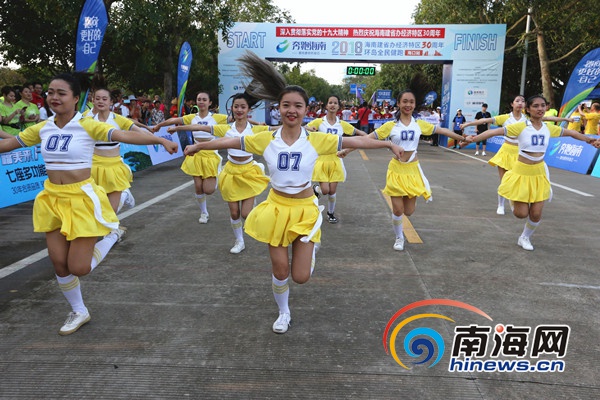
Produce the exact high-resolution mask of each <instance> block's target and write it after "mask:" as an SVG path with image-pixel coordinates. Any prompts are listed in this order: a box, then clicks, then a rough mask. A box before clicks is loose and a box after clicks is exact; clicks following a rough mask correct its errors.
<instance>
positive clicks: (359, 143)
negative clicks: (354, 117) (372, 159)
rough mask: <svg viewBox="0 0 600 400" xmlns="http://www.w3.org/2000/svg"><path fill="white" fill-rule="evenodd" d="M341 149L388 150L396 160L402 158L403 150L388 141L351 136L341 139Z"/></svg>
mask: <svg viewBox="0 0 600 400" xmlns="http://www.w3.org/2000/svg"><path fill="white" fill-rule="evenodd" d="M342 148H343V149H346V148H351V149H383V148H387V149H390V150H391V151H392V152H393V153H394V155H395V156H396V157H397V158H400V157H402V154H404V149H403V148H402V147H400V146H398V145H396V144H394V143H392V142H391V141H389V140H373V139H372V138H370V137H369V136H358V137H355V136H352V137H345V138H342Z"/></svg>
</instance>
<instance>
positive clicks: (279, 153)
mask: <svg viewBox="0 0 600 400" xmlns="http://www.w3.org/2000/svg"><path fill="white" fill-rule="evenodd" d="M241 146H242V148H241V149H242V150H244V151H248V152H251V153H254V154H258V155H262V156H263V158H264V159H265V162H266V163H267V166H268V167H269V176H270V178H271V186H272V187H273V188H274V189H276V190H278V191H280V192H283V193H288V194H296V193H299V192H301V191H302V190H304V189H306V188H309V187H310V184H311V178H312V173H313V169H314V167H315V161H316V160H317V157H318V156H320V155H323V154H332V153H335V152H337V151H339V150H341V149H342V138H341V137H340V136H337V135H330V134H327V133H322V132H310V133H309V132H307V131H306V130H305V129H304V128H302V132H301V133H300V137H299V138H298V139H297V140H296V141H295V142H294V143H292V144H291V145H288V144H287V143H285V142H284V141H283V139H282V138H281V128H279V129H278V130H276V131H275V132H260V133H257V134H255V135H252V136H242V137H241Z"/></svg>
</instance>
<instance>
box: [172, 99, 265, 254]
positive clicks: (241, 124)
mask: <svg viewBox="0 0 600 400" xmlns="http://www.w3.org/2000/svg"><path fill="white" fill-rule="evenodd" d="M232 99H233V103H232V108H231V112H232V115H233V118H234V120H235V122H234V123H232V124H231V125H212V126H208V125H179V126H172V127H169V129H168V131H169V133H173V132H176V131H204V132H208V133H210V135H211V136H207V137H206V140H212V139H213V136H217V137H233V138H240V137H245V136H248V135H253V134H254V133H257V132H261V131H265V130H269V127H268V126H266V125H255V126H253V125H251V124H250V122H249V121H248V112H249V111H250V109H251V108H252V107H253V106H254V105H255V104H256V101H255V100H253V99H252V98H251V97H250V96H248V95H246V94H244V93H238V94H236V95H234V96H232ZM196 136H197V137H198V138H200V135H196ZM199 140H200V139H199ZM227 160H228V161H227V163H226V164H225V167H224V168H223V170H222V171H221V173H220V174H219V179H218V181H219V190H220V191H221V196H222V197H223V200H225V201H226V202H227V203H228V204H229V218H230V221H231V228H232V229H233V234H234V236H235V244H234V245H233V247H232V248H231V250H229V252H230V253H232V254H238V253H240V252H241V251H243V250H244V249H245V248H246V245H245V243H244V233H243V231H242V224H243V223H242V219H244V220H245V219H246V218H247V217H248V214H249V213H250V211H251V210H252V208H253V207H254V199H255V197H256V196H258V195H259V194H261V193H262V192H263V191H264V190H265V189H266V188H267V185H268V184H269V178H268V177H267V176H266V175H265V171H264V166H263V165H262V164H259V163H257V162H256V161H254V159H253V157H252V153H248V152H246V151H242V150H238V149H227Z"/></svg>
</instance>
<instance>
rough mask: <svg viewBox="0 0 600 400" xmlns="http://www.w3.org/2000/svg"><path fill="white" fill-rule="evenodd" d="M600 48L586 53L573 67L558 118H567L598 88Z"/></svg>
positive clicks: (599, 83)
mask: <svg viewBox="0 0 600 400" xmlns="http://www.w3.org/2000/svg"><path fill="white" fill-rule="evenodd" d="M599 66H600V47H598V48H597V49H594V50H592V51H590V52H589V53H587V54H586V55H585V56H583V58H582V59H581V61H579V63H578V64H577V65H576V66H575V68H574V69H573V72H572V73H571V77H570V78H569V81H568V82H567V86H566V87H565V94H564V96H563V100H562V104H561V106H560V111H559V114H558V115H559V116H560V117H568V116H569V115H571V113H572V112H573V111H574V110H575V109H576V108H577V106H578V105H579V104H580V103H581V102H582V101H583V100H585V99H587V98H589V96H590V93H591V92H592V91H593V90H594V88H596V87H599V86H600V68H599Z"/></svg>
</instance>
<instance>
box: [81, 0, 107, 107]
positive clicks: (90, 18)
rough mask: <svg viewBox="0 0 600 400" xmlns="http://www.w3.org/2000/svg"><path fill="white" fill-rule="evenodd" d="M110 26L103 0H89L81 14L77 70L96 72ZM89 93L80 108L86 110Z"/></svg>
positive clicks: (83, 96)
mask: <svg viewBox="0 0 600 400" xmlns="http://www.w3.org/2000/svg"><path fill="white" fill-rule="evenodd" d="M107 26H108V14H107V13H106V7H105V6H104V2H103V1H102V0H87V1H86V2H85V4H84V5H83V8H82V9H81V14H80V15H79V24H78V25H77V44H76V50H75V71H80V72H89V73H94V72H95V71H96V63H97V61H98V55H99V54H100V47H101V46H102V40H103V39H104V32H106V27H107ZM86 100H87V93H85V94H82V96H81V98H80V99H79V109H80V110H82V111H83V110H84V108H85V103H86Z"/></svg>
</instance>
